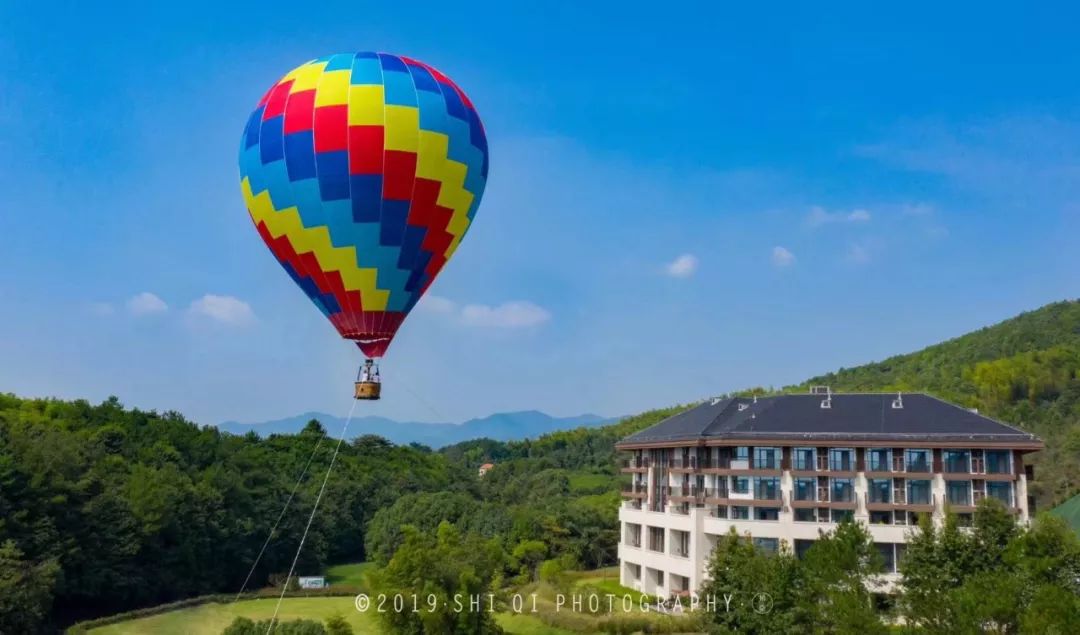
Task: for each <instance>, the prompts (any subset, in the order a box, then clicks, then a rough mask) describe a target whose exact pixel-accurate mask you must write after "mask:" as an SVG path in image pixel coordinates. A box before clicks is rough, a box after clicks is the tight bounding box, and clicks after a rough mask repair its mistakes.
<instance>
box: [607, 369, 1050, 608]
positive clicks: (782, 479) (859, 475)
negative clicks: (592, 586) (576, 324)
mask: <svg viewBox="0 0 1080 635" xmlns="http://www.w3.org/2000/svg"><path fill="white" fill-rule="evenodd" d="M616 447H617V448H618V449H619V450H622V451H624V452H628V453H630V458H629V459H627V460H626V461H625V462H624V463H623V466H622V471H623V472H624V473H628V474H630V476H631V479H632V480H631V482H630V483H629V484H627V485H625V486H624V487H623V498H624V499H625V500H624V502H623V504H622V506H621V507H620V509H619V520H620V523H621V532H622V534H621V540H620V542H619V565H620V578H621V581H622V583H623V585H625V586H627V587H630V588H634V589H638V590H640V591H642V592H645V593H650V594H656V595H670V594H677V593H681V592H686V591H696V590H697V589H698V588H699V587H700V585H701V583H702V581H703V579H704V577H705V575H706V566H707V563H708V559H709V555H710V554H711V553H712V549H713V547H714V546H715V545H716V542H717V539H718V537H719V536H721V535H723V534H725V533H727V532H728V531H729V530H730V528H732V527H734V528H735V529H736V530H737V531H738V533H739V534H740V535H749V537H750V539H751V540H753V542H754V544H755V545H756V546H758V547H760V548H761V549H765V550H773V551H774V550H777V549H779V548H780V545H781V544H782V543H786V544H787V545H788V546H789V548H791V549H794V551H795V554H796V555H801V554H802V553H804V552H805V550H806V549H807V548H809V547H810V545H812V544H813V542H814V540H816V539H817V538H818V536H819V530H829V529H831V528H833V527H835V524H836V523H838V522H840V521H841V519H843V518H854V519H855V520H857V521H861V522H862V523H864V524H865V525H866V526H867V528H868V530H869V532H870V535H871V536H872V537H873V539H874V542H875V543H876V544H877V547H878V549H879V550H880V552H881V554H882V556H883V558H884V560H885V567H886V574H887V575H886V580H887V581H888V578H889V575H890V574H891V575H892V576H893V579H895V572H896V566H897V562H898V561H899V559H900V556H901V554H902V553H903V550H904V543H905V540H906V535H907V533H908V532H909V531H910V530H911V526H912V525H914V524H916V522H917V518H918V515H919V514H921V513H925V514H931V515H932V517H933V519H934V520H935V522H938V523H940V522H941V521H942V519H943V518H944V513H945V508H946V506H948V508H949V509H951V510H952V511H953V512H955V513H956V514H958V516H959V520H960V522H961V523H969V522H970V521H971V516H972V513H973V512H974V510H975V506H976V504H978V502H979V501H980V500H981V499H983V498H984V497H993V498H997V499H998V500H1000V501H1001V502H1002V503H1003V504H1004V505H1005V507H1006V508H1007V509H1009V510H1010V511H1011V512H1012V513H1013V514H1015V515H1016V517H1017V520H1018V521H1019V522H1027V521H1028V519H1029V517H1030V514H1031V513H1032V511H1033V510H1032V504H1031V503H1030V502H1029V501H1030V499H1029V497H1028V482H1029V480H1030V479H1031V478H1032V473H1031V471H1030V469H1027V470H1025V466H1024V462H1023V456H1024V454H1025V453H1027V452H1032V451H1036V450H1039V449H1042V448H1043V443H1042V441H1041V440H1039V439H1038V438H1036V437H1035V436H1033V435H1031V434H1028V433H1027V432H1024V431H1022V430H1019V429H1017V428H1014V427H1012V426H1008V425H1006V424H1004V423H1001V422H998V421H995V420H993V419H990V418H988V417H985V416H982V415H980V414H978V412H975V411H972V410H967V409H965V408H961V407H959V406H956V405H953V404H950V403H947V402H944V401H941V400H940V399H936V398H934V397H930V396H928V395H924V394H918V393H903V394H897V393H890V394H835V393H831V392H830V391H829V390H828V389H827V388H825V387H821V388H816V389H813V390H811V392H810V394H800V395H780V396H774V397H762V398H733V399H716V400H712V401H709V402H706V403H703V404H702V405H700V406H697V407H695V408H692V409H690V410H687V411H686V412H683V413H681V414H678V415H675V416H673V417H670V418H668V419H665V420H664V421H661V422H660V423H658V424H656V425H654V426H652V427H651V428H648V429H646V430H643V431H641V432H638V433H636V434H633V435H630V436H628V437H626V438H625V439H623V440H622V441H620V442H619V443H618V444H617V445H616Z"/></svg>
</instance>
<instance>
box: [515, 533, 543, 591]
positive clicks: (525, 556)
mask: <svg viewBox="0 0 1080 635" xmlns="http://www.w3.org/2000/svg"><path fill="white" fill-rule="evenodd" d="M547 552H548V547H547V544H546V543H544V542H543V541H541V540H523V541H521V542H519V543H518V544H517V546H515V547H514V550H513V551H512V552H511V553H510V557H511V558H513V559H514V562H516V563H518V566H519V567H520V568H521V574H522V575H524V576H525V577H526V578H527V579H528V581H530V582H532V581H534V580H536V568H537V567H538V566H539V565H540V563H541V562H543V560H544V558H545V557H546V556H547Z"/></svg>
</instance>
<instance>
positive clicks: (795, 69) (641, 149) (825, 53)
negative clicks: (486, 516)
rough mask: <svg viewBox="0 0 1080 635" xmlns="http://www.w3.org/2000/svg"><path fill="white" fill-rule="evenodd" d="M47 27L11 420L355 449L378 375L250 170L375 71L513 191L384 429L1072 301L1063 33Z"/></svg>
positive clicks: (294, 19) (0, 234)
mask: <svg viewBox="0 0 1080 635" xmlns="http://www.w3.org/2000/svg"><path fill="white" fill-rule="evenodd" d="M17 5H18V6H17ZM38 5H40V6H33V5H32V4H31V3H5V5H4V6H3V7H0V24H3V25H4V26H3V27H2V28H0V94H2V95H3V99H0V190H2V191H3V192H4V196H3V199H2V202H0V333H2V336H0V360H2V363H0V390H5V391H12V392H15V393H17V394H22V395H27V396H30V395H55V396H60V397H65V398H73V397H85V398H88V399H91V400H94V401H96V400H100V399H103V398H105V397H106V396H108V395H110V394H115V395H118V396H119V397H120V398H121V400H122V401H124V402H125V403H127V404H129V405H134V406H139V407H143V408H156V409H159V410H167V409H176V410H179V411H182V412H184V413H185V414H187V415H189V416H191V417H193V418H195V419H196V420H198V421H200V422H203V423H216V422H219V421H222V420H226V419H239V420H243V421H255V420H261V419H267V418H275V417H281V416H287V415H291V414H294V413H298V412H302V411H306V410H311V409H318V410H325V411H330V412H334V413H343V412H344V411H345V410H346V409H347V408H348V402H349V398H350V391H351V385H350V382H351V381H352V378H353V374H354V373H355V367H356V365H357V364H358V363H359V361H360V355H359V353H358V351H356V349H355V348H354V347H352V346H351V345H348V344H346V343H344V342H342V341H340V340H339V339H338V337H337V335H336V333H335V331H334V330H333V329H332V328H331V327H330V326H329V324H327V323H326V322H324V321H323V319H322V317H321V315H320V314H319V313H318V312H317V311H316V310H315V309H314V307H313V306H312V305H311V304H310V302H309V301H308V300H307V299H306V298H305V297H304V296H303V294H302V293H301V292H300V291H299V290H298V289H296V288H295V287H294V286H293V284H292V282H291V281H290V280H289V279H288V278H287V276H285V275H284V273H283V272H282V270H281V269H280V267H279V266H278V265H277V264H276V262H274V260H273V258H272V257H271V256H270V254H269V253H268V252H267V250H266V248H265V247H264V246H263V245H262V244H261V242H260V241H259V239H258V236H257V235H256V233H255V231H254V229H253V228H252V226H251V222H250V220H249V219H248V216H247V213H246V212H245V210H244V207H243V203H242V201H241V198H240V193H239V186H238V184H237V168H236V163H235V161H236V148H237V143H238V139H239V135H240V131H241V129H242V127H243V125H244V121H245V118H246V117H247V114H248V113H249V112H250V110H251V108H252V107H253V106H254V104H255V102H256V101H257V100H258V99H259V97H260V96H261V95H262V93H263V91H264V90H265V89H266V87H268V86H269V85H270V84H271V83H272V82H273V81H275V80H276V79H277V78H278V77H279V76H280V75H282V74H283V73H285V72H286V71H288V70H289V69H290V68H292V67H294V66H296V65H297V64H299V63H301V62H303V61H305V60H307V59H310V58H313V57H317V56H320V55H323V54H327V53H332V52H343V51H352V50H372V49H374V50H386V51H391V52H395V53H399V54H405V55H409V56H412V57H416V58H418V59H421V60H424V61H426V62H428V63H430V64H432V65H434V66H436V67H437V68H439V69H440V70H442V71H444V72H446V73H447V74H448V75H450V76H451V77H452V78H454V80H455V81H457V82H458V84H459V85H461V86H462V87H463V88H464V89H465V90H466V92H468V94H469V96H470V97H471V98H472V101H473V102H474V103H475V104H476V106H477V108H478V109H479V111H480V114H481V116H482V117H483V119H484V121H485V124H486V126H487V131H488V136H489V142H490V147H491V157H492V158H491V166H492V167H491V174H490V178H489V181H488V190H487V193H486V194H485V198H484V201H483V203H482V204H481V206H480V210H479V213H478V215H477V219H476V223H475V225H474V226H473V228H472V230H471V231H470V234H469V236H468V237H467V239H466V240H465V242H464V243H463V245H462V248H461V249H460V250H459V251H458V252H457V254H456V255H455V257H454V259H453V260H452V261H451V263H450V264H449V265H448V266H447V268H446V269H445V270H444V271H443V273H442V275H441V276H440V278H439V280H438V281H437V282H436V283H435V284H434V285H433V286H432V288H431V290H430V293H429V295H431V296H433V297H431V298H427V299H425V301H424V302H422V303H421V305H420V306H419V307H418V308H417V310H416V311H415V312H414V313H413V315H411V316H410V319H409V320H408V322H407V323H406V325H405V327H404V328H403V329H402V331H401V333H400V334H399V336H398V338H397V339H396V340H395V343H394V345H393V347H392V348H391V350H390V354H389V356H388V358H387V360H386V362H385V364H384V374H385V376H386V378H387V380H388V384H387V387H386V391H385V392H386V398H385V399H384V400H383V401H382V402H379V403H377V404H367V405H365V408H366V409H368V410H369V411H370V413H371V414H381V415H387V416H391V417H397V418H403V419H420V420H460V419H464V418H467V417H471V416H480V415H484V414H488V413H490V412H495V411H503V410H513V409H529V408H537V409H542V410H545V411H548V412H551V413H553V414H558V415H570V414H576V413H581V412H586V411H590V412H597V413H600V414H605V415H616V414H625V413H632V412H637V411H640V410H643V409H647V408H651V407H658V406H664V405H669V404H672V403H676V402H685V401H689V400H693V399H698V398H701V397H704V396H708V395H712V394H716V393H720V392H724V391H728V390H734V389H739V388H743V387H747V386H753V385H783V384H786V383H790V382H796V381H799V380H801V379H804V378H806V377H808V376H810V375H811V374H815V373H819V372H824V371H828V370H831V369H835V368H837V367H840V366H852V365H855V364H859V363H863V362H867V361H871V360H875V359H881V358H883V357H886V356H888V355H890V354H894V353H899V352H906V351H910V350H914V349H917V348H920V347H922V346H924V345H927V344H931V343H934V342H937V341H939V340H942V339H945V338H948V337H951V336H954V335H959V334H961V333H963V332H966V331H969V330H971V329H974V328H977V327H980V326H984V325H987V324H990V323H993V322H995V321H998V320H1000V319H1004V318H1006V317H1009V316H1011V315H1013V314H1015V313H1017V312H1019V311H1022V310H1025V309H1032V308H1036V307H1038V306H1041V305H1042V304H1045V303H1047V302H1050V301H1054V300H1059V299H1063V298H1067V297H1076V296H1078V295H1080V276H1078V275H1077V271H1078V270H1080V249H1077V245H1078V242H1080V240H1078V236H1080V185H1078V184H1080V83H1078V82H1076V79H1075V78H1076V76H1077V71H1078V70H1080V46H1078V45H1077V44H1076V38H1075V31H1074V30H1073V27H1074V25H1075V24H1076V23H1077V21H1078V19H1080V16H1077V15H1076V14H1075V11H1076V9H1075V8H1069V7H1067V6H1066V5H1064V4H1063V5H1061V6H1059V7H1045V8H1043V9H1026V8H1025V9H1020V8H1017V7H1016V6H1015V5H1013V6H1006V5H1001V6H1000V7H998V6H993V5H992V4H987V3H979V4H972V5H969V6H960V5H957V6H954V7H951V8H950V7H942V6H941V5H940V3H935V4H927V5H925V6H922V7H919V6H914V5H905V6H904V7H903V8H902V9H901V8H882V7H880V6H873V7H869V6H866V4H865V3H862V4H861V5H859V4H852V5H851V6H848V7H836V8H834V9H832V10H830V11H822V10H820V9H818V8H816V7H813V8H811V7H802V8H799V7H795V6H792V7H788V8H786V9H784V8H779V7H775V6H769V7H767V8H763V9H762V10H760V11H759V10H753V9H751V8H748V7H742V8H733V7H717V6H713V5H712V4H711V3H710V4H704V3H703V4H701V5H698V6H696V7H695V6H692V5H686V6H685V8H682V9H679V10H672V7H673V6H674V5H672V6H668V5H665V6H664V9H663V11H661V10H659V9H658V8H657V5H655V4H649V5H641V6H637V7H635V6H634V5H633V4H632V3H630V4H627V3H617V4H616V3H612V4H609V5H601V4H598V3H590V4H588V5H587V6H586V5H582V4H581V3H545V4H540V3H491V4H483V3H474V4H472V5H463V4H461V3H457V4H446V3H440V4H438V5H428V4H427V3H390V2H380V3H364V2H355V1H354V2H340V3H338V2H323V3H318V4H317V5H314V6H303V7H302V6H301V5H298V4H296V3H277V2H272V1H269V0H264V1H263V2H259V3H224V2H213V3H201V2H187V3H176V4H168V5H166V4H164V3H162V4H161V6H148V5H146V4H145V3H130V4H124V3H109V4H108V7H107V8H106V7H104V6H103V7H101V8H98V7H94V6H91V5H89V4H86V3H48V6H45V5H42V4H41V3H38Z"/></svg>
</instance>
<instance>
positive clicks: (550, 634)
mask: <svg viewBox="0 0 1080 635" xmlns="http://www.w3.org/2000/svg"><path fill="white" fill-rule="evenodd" d="M495 621H496V622H498V623H499V626H501V627H503V630H505V631H506V632H507V633H508V635H577V634H576V633H575V632H574V631H568V630H566V629H564V628H555V627H554V626H548V625H547V624H544V623H543V622H541V621H540V619H539V618H537V617H533V616H532V615H527V614H525V613H499V614H498V615H496V616H495Z"/></svg>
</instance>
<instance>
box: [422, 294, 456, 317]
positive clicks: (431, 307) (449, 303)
mask: <svg viewBox="0 0 1080 635" xmlns="http://www.w3.org/2000/svg"><path fill="white" fill-rule="evenodd" d="M416 308H418V309H420V310H421V311H427V312H428V313H443V314H446V313H453V312H454V311H456V310H457V304H456V303H455V302H454V301H453V300H451V299H449V298H444V297H442V296H441V295H431V294H426V295H424V296H422V297H421V298H420V302H419V303H417V305H416Z"/></svg>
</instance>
